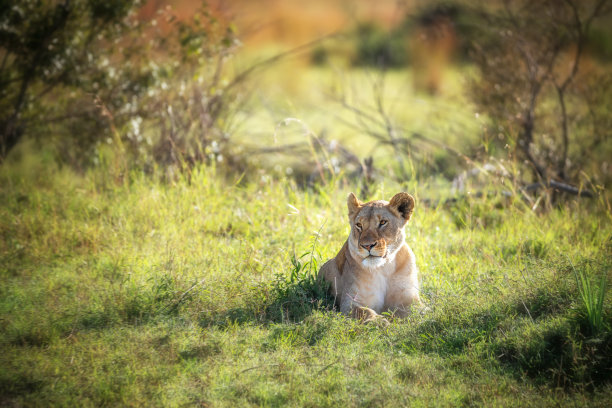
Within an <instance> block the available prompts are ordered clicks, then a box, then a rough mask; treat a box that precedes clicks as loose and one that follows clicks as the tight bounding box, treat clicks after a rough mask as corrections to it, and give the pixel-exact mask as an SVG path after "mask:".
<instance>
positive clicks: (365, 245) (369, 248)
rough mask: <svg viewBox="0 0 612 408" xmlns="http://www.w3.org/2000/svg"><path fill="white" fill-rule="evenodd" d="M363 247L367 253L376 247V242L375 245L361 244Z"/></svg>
mask: <svg viewBox="0 0 612 408" xmlns="http://www.w3.org/2000/svg"><path fill="white" fill-rule="evenodd" d="M361 246H362V247H363V248H365V249H366V250H367V251H369V250H371V249H372V248H374V247H375V246H376V242H374V243H373V244H361Z"/></svg>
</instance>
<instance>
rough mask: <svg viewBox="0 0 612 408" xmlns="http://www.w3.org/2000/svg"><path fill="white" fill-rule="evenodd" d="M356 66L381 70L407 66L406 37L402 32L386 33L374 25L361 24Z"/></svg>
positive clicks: (354, 60) (357, 38)
mask: <svg viewBox="0 0 612 408" xmlns="http://www.w3.org/2000/svg"><path fill="white" fill-rule="evenodd" d="M355 41H356V47H355V57H354V59H353V61H352V62H353V64H354V65H356V66H371V67H377V68H381V69H385V68H397V67H402V66H405V65H406V62H407V56H408V52H407V45H406V35H405V33H404V32H402V31H401V30H390V31H386V30H384V29H383V28H381V27H379V26H378V25H376V24H374V23H361V24H359V25H358V26H357V28H356V34H355Z"/></svg>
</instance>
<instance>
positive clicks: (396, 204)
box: [389, 192, 414, 222]
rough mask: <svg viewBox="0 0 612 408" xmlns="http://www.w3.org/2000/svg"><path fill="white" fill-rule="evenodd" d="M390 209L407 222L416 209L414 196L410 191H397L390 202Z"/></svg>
mask: <svg viewBox="0 0 612 408" xmlns="http://www.w3.org/2000/svg"><path fill="white" fill-rule="evenodd" d="M389 209H390V210H391V211H393V212H395V213H396V214H397V215H399V216H400V217H402V218H403V219H404V220H405V221H406V222H407V221H408V220H409V219H410V217H411V216H412V211H413V210H414V198H413V197H412V196H411V195H410V194H408V193H403V192H402V193H397V194H396V195H394V196H393V198H392V199H391V201H390V202H389Z"/></svg>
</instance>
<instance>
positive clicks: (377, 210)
mask: <svg viewBox="0 0 612 408" xmlns="http://www.w3.org/2000/svg"><path fill="white" fill-rule="evenodd" d="M387 204H388V203H387V202H386V201H373V202H371V203H367V204H366V205H364V206H363V207H362V208H361V209H360V210H359V213H357V215H356V216H355V221H358V222H361V223H363V222H368V221H370V220H374V221H378V220H379V219H380V218H386V219H388V220H391V219H395V218H397V216H396V215H395V214H393V213H392V212H391V211H389V209H388V208H387V207H386V205H387Z"/></svg>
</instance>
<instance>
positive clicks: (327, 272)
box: [319, 193, 420, 321]
mask: <svg viewBox="0 0 612 408" xmlns="http://www.w3.org/2000/svg"><path fill="white" fill-rule="evenodd" d="M413 209H414V198H413V197H412V196H411V195H410V194H408V193H398V194H396V195H395V196H393V198H392V199H391V201H390V202H387V201H382V200H381V201H371V202H369V203H365V204H364V203H362V202H360V201H359V200H358V199H357V197H355V194H353V193H350V194H349V196H348V216H349V223H350V225H351V233H350V235H349V237H348V239H347V240H346V242H345V243H344V246H343V247H342V249H341V250H340V252H338V255H336V257H335V258H334V259H330V260H329V261H327V262H326V263H325V264H324V265H323V266H322V267H321V270H320V271H319V278H320V279H321V278H324V279H325V281H327V282H329V284H330V285H331V286H330V293H331V295H332V296H334V297H335V298H336V303H337V305H339V306H340V312H342V313H343V314H346V315H350V316H353V317H356V318H359V319H362V320H364V321H371V320H374V319H377V318H379V317H380V315H379V313H382V312H384V311H390V312H393V313H395V316H398V317H403V316H405V315H406V314H407V313H408V310H409V307H410V305H411V304H413V303H415V304H420V299H419V283H418V280H417V268H416V264H415V261H414V253H413V252H412V250H411V249H410V248H409V247H408V245H407V244H406V242H405V238H406V234H405V232H404V226H405V225H406V223H407V222H408V220H409V219H410V217H411V216H412V211H413Z"/></svg>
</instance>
